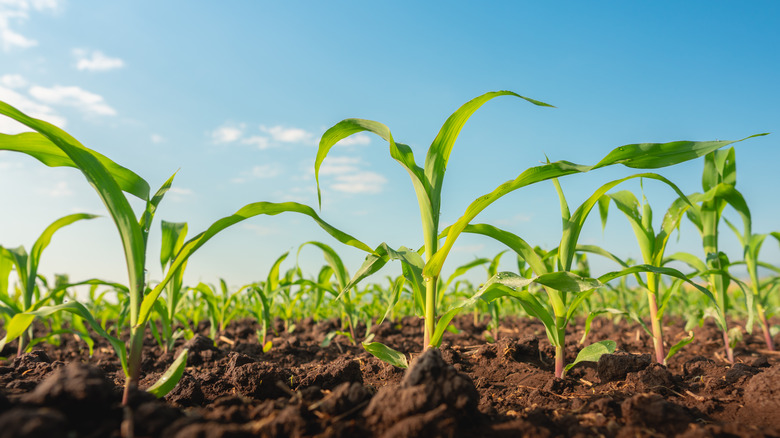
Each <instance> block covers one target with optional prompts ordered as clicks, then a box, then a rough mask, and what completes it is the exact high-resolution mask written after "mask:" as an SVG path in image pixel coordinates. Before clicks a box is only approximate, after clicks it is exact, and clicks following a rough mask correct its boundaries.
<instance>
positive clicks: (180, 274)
mask: <svg viewBox="0 0 780 438" xmlns="http://www.w3.org/2000/svg"><path fill="white" fill-rule="evenodd" d="M160 225H161V228H162V243H161V246H160V265H161V266H162V272H166V270H167V269H168V268H169V267H170V264H171V263H172V262H173V258H174V255H175V254H176V253H177V252H179V250H181V248H182V246H184V241H185V239H186V237H187V223H186V222H167V221H160ZM186 266H187V264H186V263H184V264H182V266H181V267H179V268H178V270H177V272H175V273H174V275H173V277H171V280H170V281H169V282H168V284H167V285H166V286H165V299H164V300H159V301H158V302H157V303H155V310H157V314H158V315H159V316H160V320H161V326H160V331H159V334H158V335H157V333H156V331H157V330H156V328H155V324H154V323H152V324H151V328H152V333H154V334H156V335H157V336H159V338H160V341H161V346H162V347H163V351H165V352H166V353H167V352H168V351H171V350H172V349H173V346H174V342H175V341H176V339H178V338H180V337H181V336H182V335H183V334H184V332H182V331H175V329H174V325H175V324H176V321H177V319H178V318H177V313H178V310H179V307H180V303H181V300H182V298H183V297H184V295H185V294H186V289H185V288H184V285H183V283H184V270H185V269H186Z"/></svg>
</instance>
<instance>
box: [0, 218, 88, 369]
mask: <svg viewBox="0 0 780 438" xmlns="http://www.w3.org/2000/svg"><path fill="white" fill-rule="evenodd" d="M96 217H98V216H96V215H93V214H86V213H76V214H70V215H67V216H64V217H61V218H59V219H57V220H56V221H54V222H52V223H51V224H50V225H49V226H48V227H46V229H45V230H44V231H43V233H41V235H40V237H38V239H37V240H36V241H35V243H34V244H33V246H32V249H31V250H30V254H27V251H26V250H25V249H24V247H23V246H19V247H16V248H3V247H2V246H0V258H3V259H6V260H8V261H10V264H12V265H13V266H14V267H15V268H16V274H17V276H18V280H19V285H20V287H21V290H22V302H21V306H16V305H14V306H12V307H8V309H9V310H10V312H8V313H9V315H10V316H12V317H13V315H15V314H17V313H24V312H28V311H30V310H32V309H33V304H34V301H37V300H36V297H37V298H38V299H40V292H39V290H38V266H39V265H40V262H41V256H42V255H43V250H44V249H46V247H47V246H49V243H51V239H52V237H53V236H54V233H56V232H57V231H58V230H59V229H61V228H63V227H65V226H67V225H70V224H72V223H74V222H77V221H80V220H84V219H94V218H96ZM0 263H3V262H0ZM5 263H6V266H7V265H8V262H5ZM7 278H8V276H7V275H6V279H7ZM31 336H32V332H31V331H30V330H28V331H27V333H22V334H21V335H20V336H19V347H18V350H17V354H22V352H23V351H25V348H26V342H27V340H28V338H30V337H31Z"/></svg>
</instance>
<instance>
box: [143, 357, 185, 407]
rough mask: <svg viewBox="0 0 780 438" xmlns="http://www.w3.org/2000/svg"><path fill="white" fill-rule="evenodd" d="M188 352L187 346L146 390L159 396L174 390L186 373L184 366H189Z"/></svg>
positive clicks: (161, 396)
mask: <svg viewBox="0 0 780 438" xmlns="http://www.w3.org/2000/svg"><path fill="white" fill-rule="evenodd" d="M187 352H188V350H187V349H186V348H185V349H184V350H182V352H181V354H179V357H177V358H176V360H175V361H173V363H172V364H171V366H170V367H168V369H167V370H166V371H165V373H163V375H162V376H160V378H159V379H157V381H156V382H154V384H153V385H152V386H150V387H149V388H148V389H147V390H146V392H148V393H150V394H152V395H154V396H155V397H157V398H163V397H165V396H166V395H167V394H168V393H169V392H171V391H173V388H175V387H176V385H178V384H179V380H181V376H182V375H184V368H186V367H187Z"/></svg>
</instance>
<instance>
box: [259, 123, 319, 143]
mask: <svg viewBox="0 0 780 438" xmlns="http://www.w3.org/2000/svg"><path fill="white" fill-rule="evenodd" d="M260 130H261V131H263V132H265V133H267V134H270V135H271V138H273V139H274V140H276V141H278V142H282V143H307V144H312V143H314V134H312V133H311V132H308V131H306V130H303V129H300V128H285V127H283V126H279V125H277V126H271V127H268V126H264V125H260Z"/></svg>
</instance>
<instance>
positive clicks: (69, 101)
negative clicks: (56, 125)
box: [30, 85, 116, 116]
mask: <svg viewBox="0 0 780 438" xmlns="http://www.w3.org/2000/svg"><path fill="white" fill-rule="evenodd" d="M30 94H31V95H32V96H33V97H34V98H36V99H38V100H40V101H41V102H44V103H48V104H52V105H64V106H72V107H75V108H78V109H79V110H81V111H83V112H85V113H87V114H90V115H100V116H115V115H116V110H114V109H113V108H111V107H110V106H108V105H107V104H106V102H105V101H104V100H103V96H100V95H99V94H95V93H91V92H89V91H87V90H84V89H82V88H79V87H76V86H68V87H63V86H61V85H55V86H53V87H51V88H46V87H40V86H37V85H35V86H33V87H31V88H30Z"/></svg>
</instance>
